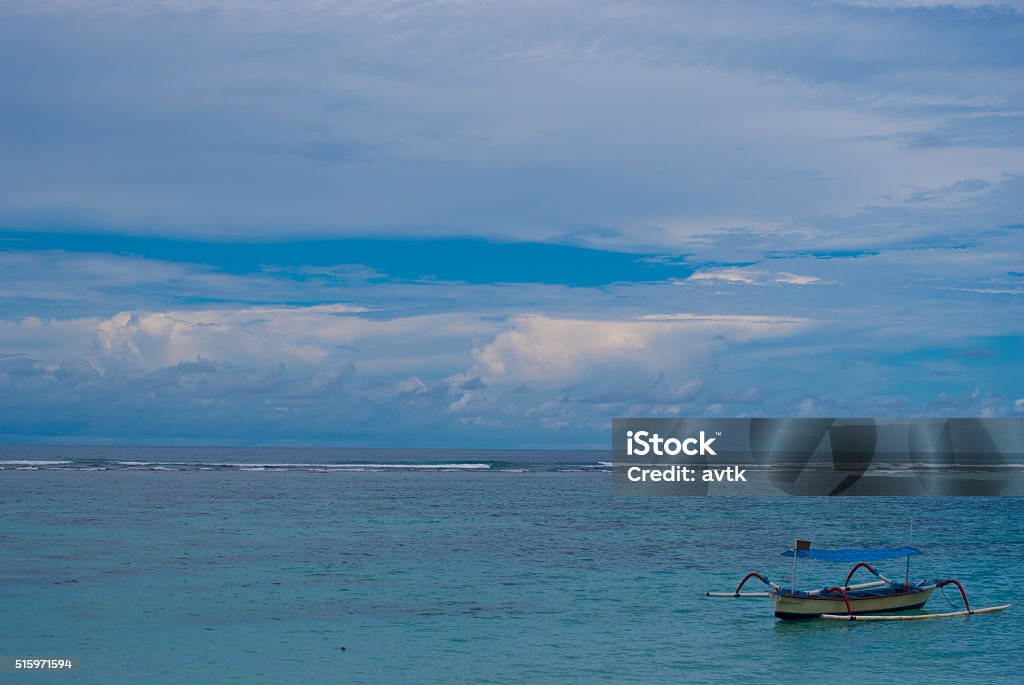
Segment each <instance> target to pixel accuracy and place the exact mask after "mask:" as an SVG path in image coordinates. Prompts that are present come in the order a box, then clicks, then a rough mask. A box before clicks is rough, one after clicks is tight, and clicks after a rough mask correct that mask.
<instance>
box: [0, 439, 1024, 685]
mask: <svg viewBox="0 0 1024 685" xmlns="http://www.w3.org/2000/svg"><path fill="white" fill-rule="evenodd" d="M608 461H609V458H608V456H607V453H602V452H541V451H536V452H520V451H514V452H501V451H476V450H353V449H346V450H331V449H318V450H305V449H238V448H123V447H121V448H111V447H89V448H84V447H83V448H67V447H31V448H30V447H3V446H0V468H2V470H0V551H2V557H0V655H5V656H38V657H67V656H73V657H77V658H78V659H79V661H80V664H81V666H80V669H79V670H78V671H75V672H70V673H60V674H57V673H4V674H0V682H12V683H44V682H45V683H51V682H61V683H65V682H73V683H104V684H106V683H139V682H147V683H299V682H301V683H411V684H419V683H666V682H680V683H719V682H729V683H734V682H735V683H738V682H742V683H769V682H771V683H777V682H779V681H780V680H788V681H791V682H807V681H808V680H812V679H813V680H822V679H825V678H830V677H835V676H841V677H842V678H843V679H844V680H846V681H849V682H858V683H889V682H899V681H904V682H939V683H942V682H957V683H973V682H978V683H992V682H1005V683H1018V682H1020V673H1022V672H1024V650H1021V647H1020V642H1021V638H1022V636H1024V605H1022V606H1014V607H1012V608H1011V609H1009V610H1007V611H1005V612H1002V613H997V614H989V615H983V616H974V617H969V618H950V619H940V620H935V621H910V622H892V623H884V622H879V623H844V622H828V621H817V620H815V621H805V622H795V623H790V622H782V621H778V620H776V619H775V618H774V617H773V616H772V605H771V602H770V600H767V599H731V598H730V599H713V598H708V597H705V596H704V593H705V592H706V591H708V590H726V591H728V590H732V589H733V588H734V587H735V585H736V583H737V582H738V581H739V580H740V579H741V578H742V577H743V576H744V575H745V574H746V573H747V572H748V571H752V570H757V571H760V572H762V573H765V574H767V575H768V576H769V577H771V578H773V579H776V580H784V581H786V582H787V584H788V578H789V575H790V573H791V570H792V567H791V564H790V560H788V559H784V558H782V557H780V556H779V553H780V552H782V551H783V550H784V549H786V548H787V547H789V546H791V545H792V541H793V539H794V538H796V537H801V538H807V539H810V540H812V542H813V544H814V546H816V547H872V546H896V545H901V544H905V543H906V541H907V535H908V528H909V525H910V522H911V520H913V522H914V525H913V544H914V546H917V547H920V548H921V549H923V550H924V551H925V552H926V554H925V555H922V556H918V557H915V558H914V560H913V565H912V568H911V576H912V577H914V578H957V579H959V580H960V581H961V582H963V584H964V585H965V587H966V588H967V591H968V594H969V597H970V600H971V604H972V606H975V607H982V606H989V605H992V604H1001V603H1006V602H1016V601H1017V600H1018V597H1017V593H1018V589H1017V586H1018V578H1019V576H1020V574H1021V572H1022V566H1024V564H1022V562H1024V499H1021V498H1017V497H959V498H894V497H835V498H817V497H789V498H786V497H775V498H769V497H614V496H612V494H611V474H610V472H609V468H608ZM877 566H878V567H879V569H880V570H881V571H883V573H887V574H888V575H890V576H899V575H900V574H901V573H902V572H903V569H904V565H903V562H902V561H895V562H892V561H890V562H880V563H879V564H877ZM848 570H849V569H848V568H847V567H846V565H843V564H840V565H833V564H823V563H818V562H812V561H802V562H801V563H800V564H799V566H798V569H797V574H798V578H797V584H798V585H799V586H802V587H805V586H806V587H817V586H821V585H823V584H825V583H836V582H838V581H841V580H843V579H844V578H845V575H846V572H847V571H848ZM865 580H867V578H865ZM947 596H948V602H947V599H946V598H945V597H944V596H943V595H942V594H941V593H939V592H936V594H935V596H934V597H933V598H932V599H931V601H930V602H929V603H928V605H927V606H926V608H925V611H930V612H939V611H949V610H951V608H950V603H952V604H954V605H956V606H957V607H959V605H960V600H959V597H958V595H957V596H954V593H952V592H948V591H947ZM341 647H345V648H346V649H344V650H342V649H341Z"/></svg>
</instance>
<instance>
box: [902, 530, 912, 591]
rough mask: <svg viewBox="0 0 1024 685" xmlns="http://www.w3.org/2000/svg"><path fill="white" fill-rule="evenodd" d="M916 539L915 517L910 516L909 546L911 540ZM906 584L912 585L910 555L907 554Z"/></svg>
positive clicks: (908, 545)
mask: <svg viewBox="0 0 1024 685" xmlns="http://www.w3.org/2000/svg"><path fill="white" fill-rule="evenodd" d="M913 539H914V517H913V516H911V517H910V532H908V533H907V547H910V542H911V540H913ZM903 584H904V585H910V555H909V554H908V555H907V578H906V580H904V581H903Z"/></svg>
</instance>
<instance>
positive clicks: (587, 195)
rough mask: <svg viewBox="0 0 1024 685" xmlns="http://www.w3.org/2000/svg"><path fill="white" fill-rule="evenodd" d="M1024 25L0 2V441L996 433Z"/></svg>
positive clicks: (892, 7) (597, 4) (159, 0)
mask: <svg viewBox="0 0 1024 685" xmlns="http://www.w3.org/2000/svg"><path fill="white" fill-rule="evenodd" d="M1022 46H1024V2H1005V3H993V4H988V3H980V2H953V3H937V2H913V1H903V2H898V1H893V2H882V1H878V2H870V1H865V2H841V1H833V2H829V1H819V2H810V1H807V2H788V1H786V0H780V1H779V2H772V3H764V2H732V1H730V0H725V1H724V2H690V3H680V2H660V1H655V0H618V1H616V2H605V1H602V0H587V2H581V1H578V0H546V1H544V2H533V1H523V2H512V1H508V0H502V1H500V2H488V1H486V0H481V1H479V2H466V1H456V0H435V1H433V2H408V1H406V0H373V1H354V2H327V1H325V0H294V1H293V2H289V3H269V2H257V1H255V0H219V1H218V2H211V1H207V0H152V1H147V2H137V1H131V0H90V1H89V2H79V1H77V0H48V1H47V2H31V1H14V2H6V3H2V4H0V67H2V71H3V74H4V77H3V81H2V85H0V442H7V443H38V442H55V443H108V442H109V443H129V444H187V443H196V444H207V443H213V444H219V443H223V444H252V445H259V444H266V445H345V446H372V447H415V446H429V447H502V448H516V447H522V448H537V447H567V448H569V447H605V446H607V445H608V442H609V440H610V420H611V419H612V418H613V417H632V416H650V417H676V416H679V417H688V416H689V417H698V416H715V417H730V416H734V417H748V416H776V417H797V416H856V417H915V416H936V417H947V416H981V417H1024V383H1022V379H1024V363H1022V359H1024V343H1022V341H1024V325H1022V322H1024V311H1022V310H1024V308H1022V306H1021V302H1022V295H1024V86H1022V84H1024V47H1022Z"/></svg>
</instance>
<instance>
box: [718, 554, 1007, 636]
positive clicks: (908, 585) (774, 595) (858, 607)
mask: <svg viewBox="0 0 1024 685" xmlns="http://www.w3.org/2000/svg"><path fill="white" fill-rule="evenodd" d="M916 554H923V552H922V551H921V550H919V549H917V548H916V547H911V546H909V545H907V546H903V547H883V548H876V549H811V543H810V542H809V541H808V540H797V541H796V544H795V545H794V546H793V548H792V549H788V550H786V551H785V552H783V553H782V556H784V557H792V558H793V575H792V579H791V583H790V585H789V587H784V586H782V585H780V584H778V583H774V582H772V581H771V580H769V579H768V578H767V577H765V576H764V575H762V574H760V573H756V572H751V573H748V574H747V575H746V576H745V577H744V578H743V580H741V581H740V584H739V585H737V586H736V589H735V590H734V591H733V592H708V593H706V594H707V596H708V597H769V598H771V600H772V602H773V604H774V608H775V617H776V618H779V619H783V620H787V621H792V620H800V619H813V618H823V619H830V620H843V621H868V620H871V621H904V620H908V621H909V620H922V619H930V618H948V617H951V616H970V615H974V614H987V613H991V612H995V611H1002V610H1004V609H1008V608H1009V607H1010V606H1012V605H1010V604H1002V605H999V606H991V607H985V608H981V609H972V608H971V605H970V602H968V600H967V591H966V590H964V587H963V585H961V584H960V581H958V580H956V579H954V578H948V579H933V580H919V581H915V582H910V557H912V556H914V555H916ZM904 557H905V558H906V560H907V567H906V576H905V578H904V580H902V581H899V580H892V579H891V578H887V577H886V576H884V575H882V573H881V572H879V571H878V569H876V568H875V567H874V566H872V565H871V564H870V563H868V562H871V561H885V560H889V559H900V558H904ZM797 559H813V560H815V561H825V562H845V563H850V562H854V566H853V568H852V569H850V572H849V573H847V574H846V580H845V581H844V582H843V583H842V584H840V585H829V586H825V587H822V588H820V589H817V590H798V589H796V562H797ZM860 569H864V570H865V571H867V572H869V573H871V574H872V575H874V576H875V577H876V578H877V580H873V581H870V582H866V583H858V584H856V585H851V584H850V580H852V579H853V575H854V574H855V573H856V572H857V571H858V570H860ZM753 579H756V580H759V581H761V582H762V583H763V584H765V585H767V586H768V590H766V591H762V592H743V586H744V585H746V584H747V581H749V580H753ZM947 585H954V586H955V587H956V588H957V589H958V590H959V591H960V596H961V597H962V598H963V604H964V608H963V609H960V610H957V611H951V612H945V613H928V614H902V615H892V614H893V612H902V611H910V610H913V609H921V608H923V607H924V605H925V604H926V603H927V602H928V600H929V599H930V598H931V596H932V593H934V592H935V590H937V589H941V588H944V587H945V586H947Z"/></svg>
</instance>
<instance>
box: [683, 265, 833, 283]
mask: <svg viewBox="0 0 1024 685" xmlns="http://www.w3.org/2000/svg"><path fill="white" fill-rule="evenodd" d="M687 280H690V281H696V282H707V283H742V284H744V285H820V284H822V283H827V281H823V280H822V279H820V278H818V277H817V276H803V275H800V274H792V273H788V272H786V271H779V272H776V273H768V272H766V271H761V270H759V269H750V268H744V267H727V268H720V269H705V270H702V271H697V272H695V273H694V274H693V275H691V276H690V277H689V279H687Z"/></svg>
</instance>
